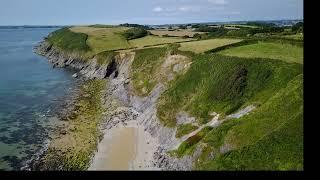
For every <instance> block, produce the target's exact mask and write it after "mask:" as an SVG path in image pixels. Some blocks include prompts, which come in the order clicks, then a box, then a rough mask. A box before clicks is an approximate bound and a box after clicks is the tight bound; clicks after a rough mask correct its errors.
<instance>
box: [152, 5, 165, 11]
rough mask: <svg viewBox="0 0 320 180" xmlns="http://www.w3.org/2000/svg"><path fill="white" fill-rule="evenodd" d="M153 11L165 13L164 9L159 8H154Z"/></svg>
mask: <svg viewBox="0 0 320 180" xmlns="http://www.w3.org/2000/svg"><path fill="white" fill-rule="evenodd" d="M152 11H153V12H162V11H163V8H162V7H159V6H158V7H155V8H153V10H152Z"/></svg>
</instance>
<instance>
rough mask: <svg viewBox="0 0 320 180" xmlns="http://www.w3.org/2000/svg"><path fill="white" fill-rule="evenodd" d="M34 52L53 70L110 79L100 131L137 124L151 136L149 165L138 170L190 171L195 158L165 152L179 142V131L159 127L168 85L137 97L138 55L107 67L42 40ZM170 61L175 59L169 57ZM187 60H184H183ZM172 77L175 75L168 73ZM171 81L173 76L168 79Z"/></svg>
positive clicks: (127, 55) (118, 58)
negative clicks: (159, 105) (133, 73)
mask: <svg viewBox="0 0 320 180" xmlns="http://www.w3.org/2000/svg"><path fill="white" fill-rule="evenodd" d="M34 50H35V52H36V53H38V54H40V55H42V56H44V57H46V58H47V59H48V61H49V62H50V63H51V64H53V67H59V68H73V69H76V70H78V71H79V72H78V73H79V74H81V75H82V76H83V77H85V78H86V79H104V78H106V79H108V85H107V87H106V94H105V95H104V106H105V107H106V109H107V112H105V113H104V115H105V116H104V117H103V123H102V125H101V129H102V130H104V129H111V128H115V127H116V126H117V125H118V124H119V123H120V124H123V125H124V126H125V125H126V123H127V122H129V121H135V122H137V124H139V126H140V127H143V129H145V131H146V133H148V134H150V139H149V141H150V143H152V144H154V146H153V148H152V150H151V151H152V152H150V157H149V162H147V163H145V165H146V166H144V167H140V168H138V166H137V167H136V168H137V169H150V168H151V169H164V170H191V168H192V158H191V157H185V158H182V159H177V158H172V157H170V156H168V155H167V154H166V152H167V151H168V150H170V149H172V148H173V147H175V146H176V145H177V143H178V140H177V139H176V138H175V131H176V128H167V127H164V126H162V125H161V124H160V122H159V120H158V118H157V115H156V112H157V109H156V102H157V100H158V98H159V97H160V95H161V93H162V92H163V91H164V90H165V87H166V86H165V85H164V84H162V83H159V84H157V85H156V87H155V88H154V89H153V91H152V92H151V93H150V95H149V96H146V97H140V96H137V95H135V94H134V91H133V87H132V83H133V82H132V80H131V75H130V71H131V64H132V62H133V60H134V57H135V53H134V52H129V53H119V54H118V55H116V56H115V57H114V58H113V59H112V60H111V61H110V62H109V63H107V64H98V63H97V59H96V58H95V57H94V58H92V59H87V60H85V59H82V58H81V57H79V56H77V55H74V54H72V53H65V52H62V51H61V50H59V49H57V48H55V47H53V46H52V45H51V44H50V43H48V42H46V41H43V42H41V43H40V44H39V45H38V46H36V47H35V48H34ZM167 59H168V61H170V60H171V59H172V57H171V56H168V57H167ZM182 59H183V60H185V59H184V58H182ZM168 76H172V74H170V73H169V74H168ZM168 79H172V77H171V78H170V77H168Z"/></svg>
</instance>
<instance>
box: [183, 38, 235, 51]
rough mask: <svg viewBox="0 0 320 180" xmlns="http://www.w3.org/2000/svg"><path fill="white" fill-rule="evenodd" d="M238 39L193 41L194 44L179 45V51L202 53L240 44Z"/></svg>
mask: <svg viewBox="0 0 320 180" xmlns="http://www.w3.org/2000/svg"><path fill="white" fill-rule="evenodd" d="M240 41H241V40H239V39H208V40H203V41H194V42H186V43H181V47H180V48H179V50H181V51H192V52H195V53H203V52H205V51H208V50H211V49H214V48H217V47H220V46H225V45H228V44H233V43H237V42H240Z"/></svg>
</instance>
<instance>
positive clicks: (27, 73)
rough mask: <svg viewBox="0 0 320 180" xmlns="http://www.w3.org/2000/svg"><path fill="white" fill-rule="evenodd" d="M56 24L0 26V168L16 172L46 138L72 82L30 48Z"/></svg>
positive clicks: (68, 72) (66, 73) (69, 72)
mask: <svg viewBox="0 0 320 180" xmlns="http://www.w3.org/2000/svg"><path fill="white" fill-rule="evenodd" d="M58 28H59V27H0V170H5V171H6V170H21V168H23V167H25V166H26V165H27V163H28V162H30V160H31V159H33V158H36V156H37V155H39V152H41V150H42V149H44V148H45V147H46V145H47V144H48V142H49V139H50V138H49V135H50V132H51V131H52V130H53V129H54V127H55V124H56V121H58V120H57V119H56V118H54V117H55V114H54V111H53V110H55V109H57V108H59V105H60V104H61V103H60V102H61V101H63V100H64V99H66V98H67V97H68V96H69V95H70V93H71V92H72V89H73V88H75V87H76V84H77V81H76V80H75V79H74V78H72V74H73V73H74V72H73V71H72V70H68V69H59V68H53V67H52V65H51V64H49V63H48V61H47V60H46V58H45V57H42V56H39V55H37V54H35V53H34V52H33V47H34V46H35V45H37V43H39V42H40V41H42V40H43V38H44V37H46V36H47V35H48V34H49V33H50V32H53V31H55V30H57V29H58Z"/></svg>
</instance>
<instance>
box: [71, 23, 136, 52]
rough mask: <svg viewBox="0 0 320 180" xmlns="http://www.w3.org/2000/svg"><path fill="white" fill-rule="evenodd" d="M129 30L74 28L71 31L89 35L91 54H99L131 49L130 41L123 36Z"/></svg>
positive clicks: (121, 28) (119, 28)
mask: <svg viewBox="0 0 320 180" xmlns="http://www.w3.org/2000/svg"><path fill="white" fill-rule="evenodd" d="M127 29H128V28H126V27H114V28H95V27H73V28H71V31H73V32H77V33H85V34H87V35H88V40H87V44H88V46H90V48H91V49H92V50H91V54H98V53H100V52H102V51H110V50H115V49H125V48H131V46H130V44H129V43H128V41H127V40H126V39H125V38H124V37H123V36H122V35H121V33H123V32H124V31H125V30H127Z"/></svg>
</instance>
